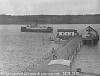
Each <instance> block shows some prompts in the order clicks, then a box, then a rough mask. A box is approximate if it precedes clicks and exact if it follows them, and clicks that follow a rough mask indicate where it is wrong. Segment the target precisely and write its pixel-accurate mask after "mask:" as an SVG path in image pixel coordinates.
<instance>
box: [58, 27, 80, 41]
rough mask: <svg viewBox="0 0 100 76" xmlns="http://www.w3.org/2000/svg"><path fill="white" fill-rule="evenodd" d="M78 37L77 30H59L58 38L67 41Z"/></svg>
mask: <svg viewBox="0 0 100 76" xmlns="http://www.w3.org/2000/svg"><path fill="white" fill-rule="evenodd" d="M75 35H78V32H77V30H75V29H58V30H57V38H59V39H62V40H66V39H67V38H69V37H72V36H75Z"/></svg>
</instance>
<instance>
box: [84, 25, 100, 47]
mask: <svg viewBox="0 0 100 76" xmlns="http://www.w3.org/2000/svg"><path fill="white" fill-rule="evenodd" d="M98 40H99V35H98V33H97V31H96V30H94V29H93V28H92V27H90V26H88V27H87V28H86V29H84V30H83V31H82V42H83V44H86V45H91V44H92V45H93V44H97V43H98Z"/></svg>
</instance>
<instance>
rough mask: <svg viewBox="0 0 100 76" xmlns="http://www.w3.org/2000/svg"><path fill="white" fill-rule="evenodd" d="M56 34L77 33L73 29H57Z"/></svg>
mask: <svg viewBox="0 0 100 76" xmlns="http://www.w3.org/2000/svg"><path fill="white" fill-rule="evenodd" d="M57 32H77V30H75V29H58V30H57Z"/></svg>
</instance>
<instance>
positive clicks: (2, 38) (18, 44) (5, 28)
mask: <svg viewBox="0 0 100 76" xmlns="http://www.w3.org/2000/svg"><path fill="white" fill-rule="evenodd" d="M47 26H52V27H54V33H53V34H48V33H45V34H44V33H33V32H31V33H29V32H20V28H21V26H20V25H0V47H1V48H0V49H1V50H2V51H3V50H23V51H24V50H25V49H27V50H31V49H33V48H32V47H34V46H37V45H38V44H39V43H40V42H41V43H42V38H43V37H44V38H45V39H46V38H48V37H52V36H53V37H54V36H56V33H57V32H56V31H57V29H58V28H66V29H76V30H78V32H79V33H81V31H82V30H83V29H85V28H86V27H87V26H92V27H93V28H94V29H96V30H97V31H98V32H99V33H100V25H99V24H54V25H53V24H52V25H51V24H50V25H49V24H48V25H47ZM45 41H46V40H45Z"/></svg>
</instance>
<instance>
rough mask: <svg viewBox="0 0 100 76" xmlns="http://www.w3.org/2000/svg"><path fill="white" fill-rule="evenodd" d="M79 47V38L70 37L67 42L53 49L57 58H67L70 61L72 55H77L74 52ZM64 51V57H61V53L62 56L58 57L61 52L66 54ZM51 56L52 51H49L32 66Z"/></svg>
mask: <svg viewBox="0 0 100 76" xmlns="http://www.w3.org/2000/svg"><path fill="white" fill-rule="evenodd" d="M80 46H81V37H80V36H75V37H72V38H70V39H69V40H67V41H66V42H65V43H64V44H62V45H61V46H59V47H57V48H55V51H56V52H57V54H58V56H62V58H65V59H67V58H68V57H69V59H71V58H72V55H73V54H74V53H75V55H76V53H77V51H76V50H79V48H80ZM66 51H67V54H66V53H64V55H63V53H62V55H60V54H61V52H66ZM65 54H66V55H67V58H66V57H64V56H66V55H65ZM51 56H52V50H51V51H49V52H48V53H46V54H45V55H44V56H42V57H41V58H40V59H38V60H37V61H36V63H35V65H34V66H36V65H38V64H40V63H41V62H42V61H44V60H47V59H49V58H50V57H51Z"/></svg>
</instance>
